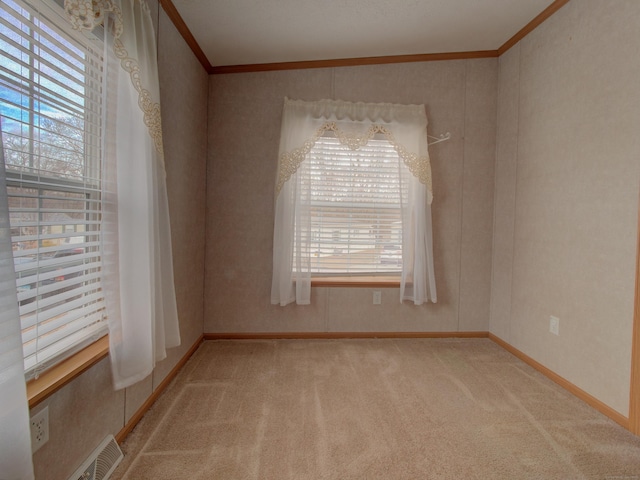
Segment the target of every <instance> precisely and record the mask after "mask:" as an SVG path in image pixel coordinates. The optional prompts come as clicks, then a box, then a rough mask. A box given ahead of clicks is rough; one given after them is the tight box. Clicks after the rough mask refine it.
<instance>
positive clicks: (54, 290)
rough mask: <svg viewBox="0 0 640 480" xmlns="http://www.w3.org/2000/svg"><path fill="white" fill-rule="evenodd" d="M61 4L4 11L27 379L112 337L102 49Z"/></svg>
mask: <svg viewBox="0 0 640 480" xmlns="http://www.w3.org/2000/svg"><path fill="white" fill-rule="evenodd" d="M70 30H71V29H70V28H69V27H68V25H66V20H65V18H64V12H63V11H62V9H60V7H59V6H58V5H56V4H53V3H51V4H49V3H46V2H43V1H42V0H40V1H38V2H37V4H35V3H34V4H31V3H29V2H27V1H20V0H3V2H2V4H1V5H0V51H1V52H0V116H1V121H2V123H1V127H2V146H3V153H4V159H5V164H6V171H7V192H8V196H9V211H10V223H11V233H12V245H13V253H14V264H15V270H16V285H17V290H18V302H19V309H20V319H21V325H22V340H23V350H24V363H25V371H26V372H27V375H28V376H33V375H37V373H38V371H40V370H41V369H43V368H46V367H47V366H49V365H50V364H51V363H52V362H54V361H58V360H59V359H60V358H61V357H63V356H65V355H69V354H70V353H72V352H74V351H75V350H77V349H78V348H80V347H82V346H84V345H86V344H87V343H89V342H90V341H93V340H95V339H97V338H99V337H100V336H102V335H104V334H105V333H106V328H107V327H106V315H105V310H104V300H103V294H102V287H101V229H100V222H101V194H100V191H101V185H100V172H101V164H100V158H101V128H102V127H101V122H102V91H101V90H102V77H101V68H102V57H101V54H102V53H101V52H102V42H101V41H100V40H99V39H97V38H95V37H94V36H89V35H84V34H81V33H76V32H73V31H71V33H70Z"/></svg>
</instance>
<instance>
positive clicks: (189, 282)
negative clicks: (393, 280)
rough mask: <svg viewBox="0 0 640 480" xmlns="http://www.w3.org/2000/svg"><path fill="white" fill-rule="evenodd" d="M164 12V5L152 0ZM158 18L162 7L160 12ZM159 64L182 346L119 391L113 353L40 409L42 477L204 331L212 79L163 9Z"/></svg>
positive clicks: (112, 429)
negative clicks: (46, 432)
mask: <svg viewBox="0 0 640 480" xmlns="http://www.w3.org/2000/svg"><path fill="white" fill-rule="evenodd" d="M151 6H152V7H153V8H154V11H155V12H157V4H152V5H151ZM155 16H157V13H156V14H155V15H154V17H155ZM158 32H159V40H158V48H159V52H160V53H159V59H158V61H159V69H160V88H161V92H160V93H161V103H162V120H163V130H164V147H165V161H166V165H167V188H168V193H169V207H170V211H171V223H172V241H173V252H174V268H175V280H176V294H177V300H178V313H179V316H180V332H181V335H182V345H181V346H180V347H178V348H175V349H172V350H170V351H169V352H168V358H167V359H166V360H164V361H163V362H161V363H160V364H159V365H158V366H157V367H156V369H155V370H154V372H153V374H152V375H150V376H149V378H147V379H146V380H143V381H142V382H140V383H138V384H137V385H134V386H133V387H131V388H127V389H126V390H124V391H118V392H114V391H113V386H112V384H111V369H110V366H109V360H108V359H105V360H102V361H101V362H100V363H98V364H97V365H96V366H94V367H93V368H91V369H90V370H88V371H87V372H85V373H83V374H82V375H81V376H80V377H78V378H77V379H75V380H74V381H73V382H71V383H70V384H68V385H67V386H65V387H64V388H62V389H61V390H59V391H58V392H57V393H56V394H54V395H53V396H51V397H49V398H48V399H47V400H45V401H44V402H43V403H41V404H40V405H37V406H36V407H35V408H34V411H33V412H32V413H35V412H37V411H39V410H40V409H42V408H44V407H45V406H48V407H49V424H50V438H49V442H48V443H47V444H45V445H44V446H43V447H42V448H41V449H40V450H38V452H36V454H35V455H34V457H33V460H34V465H35V470H36V479H37V480H66V479H67V478H68V477H69V476H70V475H71V474H72V473H73V472H74V470H75V469H76V468H78V467H79V466H80V464H81V463H82V462H83V461H84V460H85V458H86V457H87V456H88V455H89V454H90V453H91V452H92V451H93V449H94V448H95V447H97V446H98V444H99V443H100V442H101V441H102V440H103V439H104V437H105V436H106V435H108V434H110V433H111V434H116V433H118V432H119V431H120V430H121V429H122V427H123V426H124V425H125V423H126V421H127V420H128V419H129V418H131V416H132V415H133V414H134V413H135V412H136V410H137V409H138V408H139V407H140V406H141V405H142V403H143V402H144V401H145V400H146V399H147V398H148V397H149V396H150V395H151V393H152V392H153V390H154V389H155V388H156V387H157V385H158V384H159V383H160V382H161V381H162V380H163V379H164V378H165V376H166V375H167V373H168V372H169V371H170V370H171V369H172V368H173V366H174V365H175V364H176V362H177V360H178V359H180V358H181V357H182V356H183V355H184V354H185V353H186V351H187V350H188V349H189V347H191V346H192V345H193V344H194V342H195V341H196V340H197V339H198V338H199V337H200V335H202V319H203V300H202V298H203V297H202V295H203V278H204V275H203V265H204V205H205V171H206V162H205V158H206V149H207V137H206V131H207V126H206V124H207V113H206V110H207V104H206V97H207V83H208V77H207V74H206V72H205V71H204V69H203V68H202V66H201V65H200V64H199V63H198V61H197V60H196V59H195V57H194V56H193V54H192V53H191V50H190V49H189V48H188V47H187V46H186V44H185V43H184V41H183V40H182V37H181V36H180V35H179V34H178V32H177V31H176V30H175V27H174V26H173V24H172V23H171V21H170V20H169V18H168V17H167V16H166V14H165V13H164V11H162V10H160V17H159V29H158Z"/></svg>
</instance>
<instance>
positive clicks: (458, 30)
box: [173, 0, 553, 66]
mask: <svg viewBox="0 0 640 480" xmlns="http://www.w3.org/2000/svg"><path fill="white" fill-rule="evenodd" d="M173 3H174V5H175V7H176V9H177V10H178V12H179V13H180V15H181V16H182V18H183V19H184V21H185V23H186V24H187V26H188V27H189V29H190V30H191V33H192V34H193V36H194V37H195V39H196V41H197V42H198V44H199V45H200V48H201V49H202V50H203V51H204V53H205V55H206V56H207V58H208V60H209V63H210V64H211V65H212V66H222V65H247V64H259V63H275V62H294V61H305V60H330V59H342V58H361V57H378V56H387V55H410V54H424V53H452V52H467V51H478V50H497V49H498V48H499V47H500V46H501V45H502V44H504V43H505V42H506V41H507V40H509V39H510V38H511V37H512V36H513V35H515V34H516V33H517V32H518V31H519V30H520V29H521V28H522V27H524V26H525V25H526V24H527V23H529V22H530V21H531V20H533V19H534V18H535V17H536V16H537V15H538V14H539V13H540V12H542V11H543V10H544V9H545V8H546V7H547V6H549V5H550V4H551V3H553V2H552V0H173Z"/></svg>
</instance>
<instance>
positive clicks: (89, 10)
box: [64, 0, 164, 158]
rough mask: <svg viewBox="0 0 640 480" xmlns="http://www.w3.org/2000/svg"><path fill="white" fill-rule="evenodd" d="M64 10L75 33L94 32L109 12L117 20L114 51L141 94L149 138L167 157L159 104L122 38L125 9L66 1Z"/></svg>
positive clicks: (92, 0) (107, 1)
mask: <svg viewBox="0 0 640 480" xmlns="http://www.w3.org/2000/svg"><path fill="white" fill-rule="evenodd" d="M134 1H139V2H140V4H141V5H142V6H143V8H144V9H145V11H149V7H148V5H147V3H146V2H144V1H143V0H134ZM64 9H65V12H66V13H67V17H68V19H69V22H70V23H71V25H72V26H73V28H74V29H75V30H89V31H91V30H93V29H94V28H95V27H97V26H98V25H100V24H101V23H102V22H103V21H104V17H105V15H107V14H109V13H110V12H111V13H113V16H114V18H115V22H114V31H113V37H114V42H113V51H114V53H115V55H116V57H117V58H118V59H120V65H121V66H122V68H123V69H124V70H125V71H126V72H127V73H129V76H130V77H131V83H132V84H133V87H134V88H135V89H136V91H137V92H138V106H139V107H140V110H142V113H143V118H144V124H145V125H146V126H147V128H148V129H149V135H151V138H152V139H153V143H154V145H155V148H156V151H157V152H158V154H159V155H160V156H161V158H162V156H163V155H164V148H163V144H162V120H161V116H160V104H159V103H157V102H154V101H153V98H152V96H151V92H149V90H147V89H145V88H144V87H143V85H142V81H141V79H140V66H139V65H138V61H137V60H136V59H135V58H132V57H130V56H129V52H127V49H126V48H125V46H124V44H123V43H122V40H121V39H120V37H121V36H122V33H123V29H124V27H123V25H124V22H123V19H122V9H121V8H120V7H119V6H118V5H116V3H115V2H114V1H113V0H64Z"/></svg>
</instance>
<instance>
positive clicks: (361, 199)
mask: <svg viewBox="0 0 640 480" xmlns="http://www.w3.org/2000/svg"><path fill="white" fill-rule="evenodd" d="M399 161H400V159H399V158H398V154H397V152H396V151H395V150H394V149H393V146H392V145H391V144H389V142H387V141H385V140H382V139H371V140H370V141H369V142H368V143H367V145H366V146H363V147H362V148H360V149H358V150H355V151H354V150H350V149H349V148H348V147H346V146H344V145H341V144H340V141H339V140H338V139H337V138H335V137H327V136H323V137H320V138H318V140H317V141H316V143H315V145H314V147H313V148H312V149H311V150H310V152H309V155H308V159H307V161H306V162H303V164H302V165H301V166H300V169H301V177H302V181H301V187H302V188H303V189H308V195H310V198H311V215H310V220H311V227H310V229H311V237H312V240H311V245H310V248H311V252H312V254H311V273H312V274H314V275H332V276H335V275H345V276H346V275H388V274H392V275H399V274H400V272H401V271H402V217H401V204H402V202H401V199H400V195H401V194H402V192H401V185H403V183H401V182H400V177H399V175H400V169H399V168H398V162H399ZM406 193H407V192H406V189H404V195H405V197H406ZM305 194H306V193H303V195H305ZM405 203H406V200H405Z"/></svg>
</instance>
